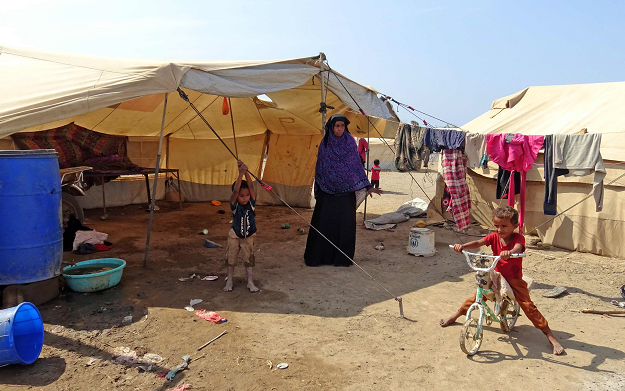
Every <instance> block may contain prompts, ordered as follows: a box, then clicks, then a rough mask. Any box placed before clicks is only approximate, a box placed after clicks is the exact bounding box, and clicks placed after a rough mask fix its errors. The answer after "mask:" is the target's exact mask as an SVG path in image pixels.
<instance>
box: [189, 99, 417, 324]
mask: <svg viewBox="0 0 625 391" xmlns="http://www.w3.org/2000/svg"><path fill="white" fill-rule="evenodd" d="M178 94H179V95H180V97H181V98H182V99H183V100H184V101H185V102H187V103H189V105H190V106H191V108H192V109H193V110H195V112H196V113H197V115H198V116H199V117H200V118H202V121H204V123H205V124H206V125H207V126H208V127H209V129H210V130H211V131H212V132H213V133H214V134H215V136H216V137H217V138H218V139H219V141H221V143H222V144H223V145H224V147H226V149H227V150H228V152H230V154H231V155H232V157H234V158H235V159H237V156H236V155H235V154H234V153H233V152H232V150H231V149H230V148H229V147H228V145H226V143H225V142H224V141H223V139H222V138H221V137H219V134H217V132H216V131H215V129H213V127H212V126H211V125H210V124H209V123H208V121H207V120H206V118H204V116H203V115H202V113H200V112H199V110H198V109H197V108H196V107H195V105H194V104H193V103H191V101H190V100H189V96H188V95H187V94H186V93H185V92H184V91H182V89H180V88H178ZM248 172H249V171H248ZM250 175H251V176H252V177H253V178H254V179H256V181H258V184H259V185H260V186H261V187H262V188H263V189H265V190H267V191H268V192H270V193H271V194H273V195H274V196H275V197H277V198H278V199H279V200H280V201H282V203H283V204H284V205H286V206H287V207H288V208H289V209H291V210H292V211H293V212H295V214H296V215H297V216H299V218H300V219H302V221H304V222H305V223H306V224H308V226H309V227H310V228H312V229H314V230H315V231H317V233H318V234H319V235H321V237H323V238H324V239H325V240H327V241H328V242H329V243H330V244H331V245H332V246H334V248H336V249H337V250H338V251H339V252H340V253H341V254H343V255H344V256H345V257H347V259H349V260H350V261H352V263H353V264H354V265H356V266H357V267H358V268H359V269H360V270H362V272H363V273H365V274H366V275H367V276H368V277H369V278H370V279H371V280H373V281H374V282H375V283H376V284H378V285H379V286H380V288H382V289H383V290H384V291H385V292H386V293H388V294H389V295H390V297H391V298H393V299H395V300H396V301H397V302H398V303H399V313H400V316H401V317H402V318H405V316H404V306H403V302H402V298H401V297H399V296H396V295H394V294H393V293H391V291H389V290H388V289H387V288H386V287H385V286H384V285H382V283H380V282H379V281H378V280H376V279H375V278H374V277H373V276H372V275H371V274H369V273H368V272H367V271H366V270H365V269H363V268H362V266H360V265H359V264H358V263H356V262H355V261H354V260H353V259H352V258H350V257H349V256H348V255H347V254H345V253H344V252H343V251H342V250H341V249H340V248H339V247H338V246H337V245H336V244H334V243H333V242H332V241H331V240H330V239H328V238H327V237H326V236H325V235H324V234H323V233H321V232H320V231H319V230H318V229H317V228H316V227H315V226H313V225H312V224H310V223H309V222H308V220H306V219H305V218H304V217H303V216H302V215H301V214H299V213H298V212H297V211H296V210H295V209H293V207H291V205H289V204H288V203H287V202H286V201H285V200H284V199H282V197H280V195H279V194H277V193H276V192H271V190H272V187H271V186H269V185H268V184H266V183H265V182H263V181H262V180H260V178H258V177H257V176H256V175H254V174H253V173H251V172H250Z"/></svg>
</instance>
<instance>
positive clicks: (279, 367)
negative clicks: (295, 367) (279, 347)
mask: <svg viewBox="0 0 625 391" xmlns="http://www.w3.org/2000/svg"><path fill="white" fill-rule="evenodd" d="M288 367H289V364H287V363H285V362H281V363H280V364H278V365H276V368H278V369H287V368H288Z"/></svg>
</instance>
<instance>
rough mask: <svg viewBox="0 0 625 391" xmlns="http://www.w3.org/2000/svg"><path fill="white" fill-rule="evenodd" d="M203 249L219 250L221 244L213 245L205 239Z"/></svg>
mask: <svg viewBox="0 0 625 391" xmlns="http://www.w3.org/2000/svg"><path fill="white" fill-rule="evenodd" d="M204 247H206V248H220V247H221V244H219V243H215V242H213V241H210V240H208V239H206V240H204Z"/></svg>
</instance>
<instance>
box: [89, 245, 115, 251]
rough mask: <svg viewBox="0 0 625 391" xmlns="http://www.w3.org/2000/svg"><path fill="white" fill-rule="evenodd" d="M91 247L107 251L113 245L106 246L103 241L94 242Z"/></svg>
mask: <svg viewBox="0 0 625 391" xmlns="http://www.w3.org/2000/svg"><path fill="white" fill-rule="evenodd" d="M93 247H95V249H96V250H98V251H108V250H110V249H112V248H113V246H107V245H106V244H104V243H99V244H94V245H93Z"/></svg>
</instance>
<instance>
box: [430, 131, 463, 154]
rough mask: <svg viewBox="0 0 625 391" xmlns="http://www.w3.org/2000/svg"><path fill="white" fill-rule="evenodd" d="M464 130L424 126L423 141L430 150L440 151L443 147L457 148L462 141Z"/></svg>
mask: <svg viewBox="0 0 625 391" xmlns="http://www.w3.org/2000/svg"><path fill="white" fill-rule="evenodd" d="M465 134H466V133H465V132H460V131H458V130H454V129H433V128H426V129H425V134H424V136H423V143H424V144H425V146H426V147H428V148H429V149H430V151H432V152H440V151H442V150H443V149H458V148H460V147H461V146H462V144H463V143H464V137H465Z"/></svg>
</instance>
